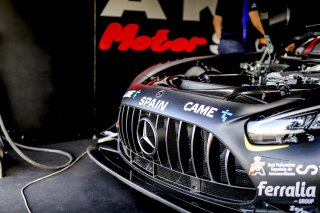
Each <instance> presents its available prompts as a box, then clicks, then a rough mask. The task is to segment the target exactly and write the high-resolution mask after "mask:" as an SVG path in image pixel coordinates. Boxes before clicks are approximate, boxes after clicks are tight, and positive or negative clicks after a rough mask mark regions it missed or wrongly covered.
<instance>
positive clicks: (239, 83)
mask: <svg viewBox="0 0 320 213" xmlns="http://www.w3.org/2000/svg"><path fill="white" fill-rule="evenodd" d="M313 39H317V40H313V42H312V41H311V42H309V43H308V45H307V44H304V45H305V46H303V47H304V49H303V50H302V49H301V48H300V49H299V54H295V55H293V56H288V55H285V54H282V55H278V54H271V53H270V52H269V51H268V48H267V49H266V50H265V51H264V52H262V53H243V54H227V55H210V56H199V57H192V58H186V59H181V60H176V61H171V62H167V63H164V64H158V65H156V66H153V67H151V68H149V69H147V70H145V71H144V72H142V73H141V74H140V75H138V76H137V77H136V78H135V79H134V80H133V82H132V84H131V85H130V87H129V88H128V90H127V91H126V93H125V94H124V96H123V99H122V102H121V105H120V109H119V115H118V122H117V127H118V128H117V131H118V138H117V140H114V141H109V142H106V143H97V144H94V145H92V146H90V147H88V150H87V152H88V154H89V156H90V158H91V159H92V160H93V161H94V162H96V163H97V164H98V165H99V166H101V167H102V168H103V169H105V170H106V171H107V172H109V173H110V174H112V175H114V176H115V177H117V178H118V179H119V180H121V181H122V182H124V183H126V184H128V185H129V186H130V187H132V188H134V189H136V190H138V191H140V192H142V193H144V194H146V195H147V196H150V197H152V198H154V199H156V200H158V201H160V202H162V203H164V204H166V205H168V206H170V207H172V208H173V209H175V210H177V211H179V212H215V211H217V212H221V210H222V209H225V211H239V212H319V201H320V155H319V153H320V139H319V137H320V98H319V94H320V87H319V85H320V81H319V79H320V58H318V57H317V53H318V52H319V51H318V50H319V49H318V48H317V46H318V45H319V44H320V42H319V39H318V37H317V36H315V37H314V38H313ZM311 43H312V45H311ZM310 45H311V46H310ZM308 48H309V49H308ZM312 54H313V55H312ZM311 55H312V56H314V57H310V56H311Z"/></svg>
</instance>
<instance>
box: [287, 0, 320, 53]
mask: <svg viewBox="0 0 320 213" xmlns="http://www.w3.org/2000/svg"><path fill="white" fill-rule="evenodd" d="M314 3H315V2H314V0H287V7H288V9H289V12H290V13H289V14H290V16H289V22H288V25H287V30H286V37H285V38H284V39H285V40H284V41H283V43H284V44H285V46H286V48H285V51H286V52H288V53H293V52H294V50H295V49H296V48H297V47H298V46H299V45H301V42H302V41H305V38H306V37H312V36H313V33H312V32H315V31H317V32H320V27H319V25H320V19H319V15H318V13H319V8H318V7H317V6H315V5H314Z"/></svg>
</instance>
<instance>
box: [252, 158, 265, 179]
mask: <svg viewBox="0 0 320 213" xmlns="http://www.w3.org/2000/svg"><path fill="white" fill-rule="evenodd" d="M253 159H254V162H253V163H252V164H251V166H250V170H249V175H266V173H265V171H264V169H263V167H264V165H265V164H266V163H265V162H261V157H259V156H255V157H254V158H253Z"/></svg>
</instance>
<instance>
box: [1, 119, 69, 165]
mask: <svg viewBox="0 0 320 213" xmlns="http://www.w3.org/2000/svg"><path fill="white" fill-rule="evenodd" d="M0 126H1V130H2V132H3V134H4V136H5V139H6V140H7V141H8V143H9V144H10V146H11V147H12V148H13V150H14V151H16V152H17V154H18V155H19V156H20V157H21V158H22V159H24V160H25V161H27V162H28V163H30V164H31V165H33V166H36V167H39V168H41V169H54V170H55V169H62V168H64V167H66V166H68V165H69V164H71V162H72V161H73V157H72V155H71V154H69V153H68V152H65V151H61V150H57V149H48V148H37V147H32V146H26V145H22V144H19V143H16V142H14V141H13V140H12V139H11V137H10V135H9V134H8V132H7V129H6V127H5V125H4V123H3V120H2V117H1V114H0ZM18 147H20V148H23V149H28V150H33V151H43V152H50V153H56V154H60V155H64V156H66V157H67V158H68V159H69V160H68V161H67V162H66V163H64V164H62V165H58V166H47V165H44V164H41V163H38V162H35V161H34V160H32V159H31V158H29V157H28V156H26V155H25V154H24V153H23V152H22V151H21V150H20V149H19V148H18Z"/></svg>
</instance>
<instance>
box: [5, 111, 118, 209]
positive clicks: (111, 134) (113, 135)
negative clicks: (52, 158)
mask: <svg viewBox="0 0 320 213" xmlns="http://www.w3.org/2000/svg"><path fill="white" fill-rule="evenodd" d="M0 118H1V117H0ZM113 127H114V124H113V125H112V126H110V127H109V128H108V129H107V130H106V131H104V132H102V133H101V134H102V135H107V136H106V137H103V138H100V139H99V140H98V143H103V142H107V141H111V140H117V138H116V137H117V136H118V133H114V132H111V131H109V129H111V128H113ZM86 153H87V151H84V152H83V153H82V154H81V155H79V156H78V157H77V158H76V159H75V160H74V161H73V162H72V163H70V164H69V165H67V166H65V167H64V168H62V169H60V170H58V171H56V172H53V173H51V174H49V175H46V176H43V177H41V178H38V179H36V180H33V181H31V182H29V183H27V184H26V185H24V186H23V187H22V188H21V191H20V193H21V195H22V198H23V202H24V204H25V206H26V208H27V210H28V212H29V213H32V212H31V209H30V207H29V204H28V201H27V198H26V196H25V194H24V190H25V189H26V188H27V187H28V186H30V185H32V184H34V183H36V182H39V181H41V180H44V179H46V178H49V177H52V176H54V175H57V174H59V173H62V172H64V171H65V170H67V169H69V168H70V167H72V166H73V165H74V164H75V163H77V162H78V161H79V160H80V159H81V158H82V157H83V156H85V155H86Z"/></svg>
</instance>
